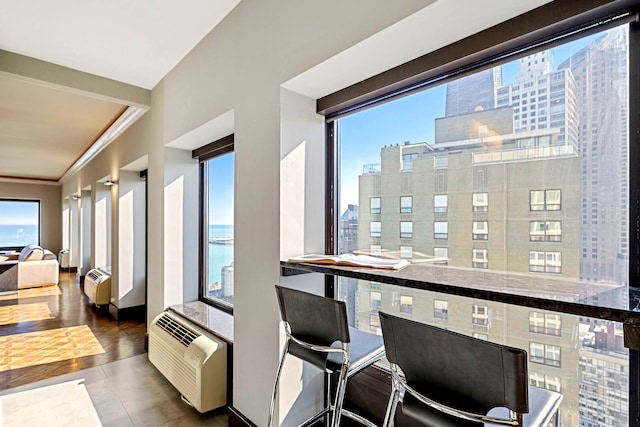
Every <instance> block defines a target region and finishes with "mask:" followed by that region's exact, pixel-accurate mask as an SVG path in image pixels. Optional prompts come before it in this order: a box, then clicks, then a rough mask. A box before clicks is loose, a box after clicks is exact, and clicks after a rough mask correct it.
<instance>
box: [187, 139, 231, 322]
mask: <svg viewBox="0 0 640 427" xmlns="http://www.w3.org/2000/svg"><path fill="white" fill-rule="evenodd" d="M234 141H235V140H234V135H233V134H231V135H228V136H225V137H223V138H220V139H218V140H216V141H214V142H212V143H210V144H207V145H205V146H203V147H200V148H197V149H195V150H193V151H192V152H191V157H192V158H194V159H198V161H199V162H200V165H199V166H200V168H199V181H200V194H199V212H200V215H199V218H198V222H199V230H200V233H199V242H198V300H199V301H201V302H203V303H205V304H207V305H210V306H212V307H215V308H217V309H219V310H222V311H225V312H227V313H229V314H233V304H229V303H227V302H225V301H222V300H220V299H214V298H211V297H209V296H206V295H205V293H204V289H205V288H206V286H207V285H208V281H209V280H208V277H205V276H208V275H207V274H205V273H207V269H206V268H205V264H206V263H208V260H207V259H205V256H206V254H207V251H206V250H205V247H206V246H205V245H208V244H209V240H208V236H209V228H208V226H209V225H208V203H207V194H208V182H207V179H206V178H207V161H208V160H211V159H214V158H216V157H219V156H223V155H225V154H228V153H232V152H234V151H235V150H234Z"/></svg>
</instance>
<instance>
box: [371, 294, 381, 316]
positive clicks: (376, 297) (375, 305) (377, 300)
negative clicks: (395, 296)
mask: <svg viewBox="0 0 640 427" xmlns="http://www.w3.org/2000/svg"><path fill="white" fill-rule="evenodd" d="M369 295H370V302H371V311H373V312H375V313H377V312H378V311H379V310H380V307H382V293H381V292H375V291H371V293H370V294H369Z"/></svg>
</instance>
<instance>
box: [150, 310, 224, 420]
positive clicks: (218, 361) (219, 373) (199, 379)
mask: <svg viewBox="0 0 640 427" xmlns="http://www.w3.org/2000/svg"><path fill="white" fill-rule="evenodd" d="M149 360H150V361H151V363H152V364H153V365H154V366H155V367H156V368H158V370H159V371H160V372H161V373H162V375H164V376H165V378H167V379H168V380H169V382H171V384H173V386H174V387H175V388H176V389H177V390H178V391H179V392H180V393H181V394H182V400H184V401H185V402H186V403H188V404H189V405H191V406H193V407H194V408H195V409H196V410H197V411H198V412H206V411H210V410H212V409H215V408H219V407H221V406H224V405H226V403H227V348H226V343H225V342H224V341H221V340H220V339H218V338H216V337H215V336H213V335H212V334H210V333H208V332H207V331H205V330H203V329H201V328H199V327H198V326H196V325H194V324H193V323H191V322H189V321H187V320H186V319H184V318H182V317H180V316H178V315H176V314H173V313H170V312H166V311H165V312H163V313H161V314H160V315H158V316H157V317H156V318H155V319H154V320H153V322H151V325H150V327H149Z"/></svg>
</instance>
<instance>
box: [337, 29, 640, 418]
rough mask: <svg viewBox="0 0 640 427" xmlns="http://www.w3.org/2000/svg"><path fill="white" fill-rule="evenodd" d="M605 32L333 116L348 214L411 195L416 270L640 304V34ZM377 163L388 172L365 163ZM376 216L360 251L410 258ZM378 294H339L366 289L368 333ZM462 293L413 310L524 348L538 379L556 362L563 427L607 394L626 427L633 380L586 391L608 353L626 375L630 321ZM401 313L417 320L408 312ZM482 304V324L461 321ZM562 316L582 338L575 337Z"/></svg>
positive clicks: (556, 295)
mask: <svg viewBox="0 0 640 427" xmlns="http://www.w3.org/2000/svg"><path fill="white" fill-rule="evenodd" d="M596 31H597V30H595V29H589V30H588V31H587V32H585V33H582V36H580V35H578V34H577V33H574V34H573V35H572V36H571V37H570V38H567V39H566V40H568V41H566V42H564V43H563V42H561V41H559V39H555V40H554V41H553V43H552V44H549V45H548V46H547V47H545V46H542V45H538V46H536V48H535V49H531V50H522V51H521V52H524V53H522V54H518V55H514V56H512V57H511V58H509V59H504V58H501V59H500V62H496V63H491V62H490V59H487V58H483V59H484V60H485V61H484V62H483V63H482V68H481V69H479V70H477V71H475V72H473V71H470V70H469V69H465V70H463V71H464V73H463V74H462V75H463V77H456V75H455V72H452V73H450V74H446V75H443V76H439V75H434V77H433V78H432V80H430V81H429V82H427V83H425V84H424V85H423V86H418V84H417V83H416V86H412V87H410V88H407V89H405V90H404V91H402V90H401V89H398V88H394V90H396V91H397V92H395V93H398V94H402V95H403V96H398V97H395V98H394V95H395V93H392V94H390V95H389V96H387V97H385V98H381V99H384V102H380V103H379V104H376V103H375V102H371V103H370V104H366V105H363V106H361V107H360V109H359V110H357V109H356V108H355V107H354V108H353V109H352V110H349V111H348V114H346V113H345V114H343V115H341V114H339V113H336V117H335V118H331V117H330V118H329V122H330V123H334V126H335V128H337V129H338V130H339V131H338V132H335V133H330V135H333V136H332V138H334V139H332V140H330V142H335V146H336V147H337V148H336V149H337V151H336V155H335V158H336V162H335V167H336V174H335V175H336V179H337V182H336V185H335V189H336V191H335V194H334V196H335V199H336V200H337V209H336V211H337V212H336V215H340V214H341V213H343V212H345V211H346V209H347V208H348V206H349V205H358V204H359V205H361V206H365V208H364V209H363V210H361V212H363V211H365V212H366V211H367V209H366V206H367V205H368V204H369V200H370V198H371V197H381V198H382V199H383V200H398V198H400V197H403V196H405V195H406V194H408V193H410V194H412V214H411V215H412V216H411V221H412V224H413V225H412V237H413V238H412V241H411V245H412V259H411V261H412V265H411V266H410V267H408V269H411V270H410V273H407V275H408V276H409V274H414V273H415V274H416V275H417V276H420V277H428V278H429V279H428V281H431V282H434V283H436V284H438V285H439V284H445V285H453V286H458V287H477V288H478V289H482V290H490V291H491V292H495V293H510V294H518V295H524V296H531V297H537V298H541V299H550V300H565V301H566V300H567V299H569V300H571V301H572V302H576V303H579V304H584V305H590V306H593V305H595V306H603V307H612V308H616V309H621V310H629V309H633V308H635V307H640V295H638V294H637V292H636V291H635V289H632V288H630V286H629V283H630V278H629V270H630V268H629V267H630V263H634V262H635V261H637V260H635V259H634V258H633V254H632V251H631V250H630V247H631V248H632V247H633V245H637V243H638V242H635V241H633V242H632V243H631V244H630V241H631V240H632V235H633V234H632V232H630V226H629V225H630V224H633V223H635V220H634V219H633V218H630V216H631V214H633V212H632V211H633V209H634V206H636V205H637V203H638V201H637V200H630V193H629V187H630V183H634V182H636V181H637V176H636V177H634V173H635V172H633V171H634V167H637V166H638V165H634V164H633V160H634V159H635V158H638V157H637V156H635V157H634V156H633V155H632V154H633V152H634V151H633V150H636V149H635V148H632V147H631V144H630V140H629V127H630V122H632V121H635V122H636V123H635V126H637V119H635V118H634V117H633V116H632V115H630V109H631V108H633V105H638V104H640V103H638V102H637V101H638V100H634V102H635V104H634V103H630V100H629V86H630V74H632V78H636V79H637V77H638V76H637V74H638V70H637V69H636V68H637V67H635V68H633V69H630V67H629V62H630V61H631V59H630V57H629V51H630V50H632V49H633V46H630V43H629V38H630V37H631V35H633V37H635V38H637V35H636V34H635V33H630V32H629V28H628V26H627V25H626V24H622V25H619V26H615V25H611V24H608V25H607V26H606V27H603V29H602V30H601V31H600V32H596ZM498 56H499V55H496V57H498ZM480 62H482V61H480ZM429 72H431V70H429ZM435 72H436V71H433V73H435ZM633 96H636V97H637V96H638V95H637V94H636V93H634V94H633ZM636 108H637V107H636ZM636 113H637V112H636ZM331 120H333V122H332V121H331ZM632 128H633V129H635V128H634V127H633V124H632ZM371 134H376V135H384V138H385V139H372V138H370V137H369V136H370V135H371ZM398 142H400V143H398ZM630 153H631V154H630ZM368 164H375V165H376V168H375V172H373V171H371V170H367V173H363V170H365V169H364V168H363V167H364V166H365V165H368ZM630 171H631V172H630ZM352 195H353V196H352ZM634 197H635V196H634ZM366 213H367V214H368V212H366ZM407 219H408V218H407V217H406V216H402V211H400V212H398V211H395V212H394V210H393V209H390V210H389V211H385V214H384V215H381V216H380V217H376V218H375V220H376V221H379V222H378V223H376V230H381V229H385V230H391V231H392V230H394V229H395V227H397V225H396V224H398V223H401V222H402V221H406V220H407ZM370 224H372V223H371V216H370V215H366V216H365V218H362V219H360V220H359V221H358V232H357V236H358V240H357V245H356V247H357V248H359V249H361V250H363V251H366V250H368V248H369V247H370V246H371V244H372V243H374V244H376V245H378V246H379V247H380V253H381V254H382V255H381V256H386V257H390V256H394V254H398V247H399V245H400V244H401V242H400V239H399V238H398V236H397V234H395V233H391V232H389V233H387V232H385V233H377V234H374V233H373V232H374V229H373V228H370V226H371V225H370ZM378 224H379V225H378ZM489 226H490V227H489ZM489 229H490V230H489ZM489 231H491V234H490V235H489ZM333 235H334V236H337V235H339V233H338V230H336V232H334V233H333ZM338 247H339V244H338ZM489 254H491V262H488V256H489ZM634 265H635V264H634ZM418 270H421V271H418ZM397 274H398V275H399V276H400V277H401V276H402V274H403V271H400V272H398V273H397ZM385 286H388V287H389V288H390V289H389V290H388V291H387V292H397V294H398V295H400V294H401V292H402V291H403V290H402V289H401V285H385ZM343 288H349V291H345V289H343ZM396 288H400V289H396ZM383 289H384V288H383ZM370 292H371V290H370V285H369V282H368V281H357V280H356V279H351V278H349V279H338V290H337V292H336V294H337V295H355V298H353V300H352V301H350V302H348V303H349V304H350V305H349V307H350V310H352V311H353V312H354V313H356V320H355V322H354V323H355V326H358V325H360V324H362V325H363V327H364V328H368V325H369V318H368V316H369V314H370V313H369V312H367V311H366V310H363V313H362V315H361V314H360V312H359V309H358V307H359V306H360V305H364V304H362V303H361V301H367V299H368V295H369V293H370ZM378 292H379V291H378ZM449 297H450V296H447V297H446V298H447V300H449V302H448V307H447V308H443V307H442V305H443V303H442V302H441V301H443V299H444V296H443V295H442V294H437V293H435V295H434V293H432V292H415V293H414V294H413V295H412V298H413V299H412V310H411V317H412V318H413V319H415V320H418V321H421V322H425V323H429V322H434V318H435V319H438V320H437V322H438V323H441V324H442V323H446V324H445V325H444V326H445V327H447V328H451V329H455V330H457V331H458V332H461V333H463V334H465V335H469V336H474V334H483V338H484V339H488V340H497V341H499V342H500V343H502V344H513V345H514V346H517V347H521V348H527V350H528V352H529V356H530V362H533V363H530V364H529V369H530V373H531V375H533V377H532V378H534V377H535V378H543V379H546V378H547V376H549V375H550V372H549V368H550V367H551V368H553V370H554V372H553V375H552V377H549V378H550V380H549V382H548V383H547V382H546V380H544V381H537V380H536V384H538V383H540V384H544V385H545V387H548V388H550V389H551V388H553V389H560V385H559V384H562V389H563V391H564V392H565V393H563V394H565V396H564V398H565V402H567V403H564V404H563V405H564V406H563V407H562V408H561V411H560V414H559V418H561V420H562V421H561V424H563V425H564V424H567V425H573V424H576V423H577V422H580V423H583V422H587V419H588V418H589V417H590V416H591V415H593V411H592V410H591V409H589V405H590V401H591V400H594V401H595V400H596V399H601V398H602V396H600V395H598V396H597V397H596V396H595V395H596V394H598V393H601V394H602V395H616V396H622V397H621V398H619V399H618V398H615V399H611V400H608V401H607V403H604V402H605V401H604V400H598V401H601V402H603V403H602V405H603V407H604V411H610V413H611V414H612V415H611V416H610V417H609V418H608V423H609V424H608V425H627V424H628V419H627V418H626V417H627V416H628V404H629V403H628V402H629V401H628V399H627V400H625V398H624V396H625V395H626V394H627V392H628V387H629V382H628V381H627V380H624V379H620V380H619V381H616V383H615V384H614V383H612V382H610V383H608V384H606V385H604V386H603V388H601V390H600V391H598V392H595V391H594V392H593V393H592V394H593V396H592V395H591V394H590V395H589V396H587V395H586V394H589V393H591V392H589V393H586V394H584V395H579V393H578V390H584V389H585V387H586V386H585V384H587V383H589V381H593V378H594V377H595V376H596V374H595V373H594V369H596V368H594V367H595V366H600V365H601V364H602V360H605V357H606V360H607V361H608V362H607V363H608V364H609V365H607V368H606V370H607V372H606V373H605V372H602V375H614V376H615V375H616V374H615V373H613V372H614V371H616V372H618V371H620V372H627V371H628V370H629V363H628V362H629V361H628V357H627V353H626V349H624V348H623V346H621V345H618V344H617V343H616V342H614V341H615V340H616V339H618V338H619V337H621V330H620V329H621V328H620V325H619V324H617V323H616V322H614V321H613V320H601V321H599V322H598V323H597V324H595V323H593V322H592V323H589V321H588V320H586V317H587V316H584V317H580V316H573V315H567V314H566V313H564V314H559V313H548V314H540V313H533V312H531V309H524V308H521V307H515V306H512V305H508V304H498V303H493V302H490V301H489V302H486V301H482V302H481V301H477V302H476V301H473V302H472V301H470V300H469V299H468V298H466V299H465V298H462V297H461V298H457V299H456V298H453V297H451V299H450V298H449ZM425 307H427V308H426V309H425ZM431 307H433V311H431ZM589 308H590V309H592V307H589ZM389 310H395V313H394V314H399V315H406V314H407V311H406V310H405V307H399V306H398V307H397V308H396V307H393V308H389ZM445 312H446V313H447V314H446V315H444V314H443V313H445ZM469 312H471V321H468V320H467V321H466V322H464V320H461V319H465V318H466V319H469V318H468V316H469ZM489 313H491V316H489ZM531 313H533V314H531ZM464 316H466V317H464ZM565 316H566V317H565ZM517 325H521V328H520V327H519V326H517ZM561 326H562V328H564V329H565V330H573V331H575V333H574V334H562V333H561ZM510 328H513V329H512V330H509V329H510ZM512 337H513V338H512ZM525 339H528V342H529V343H530V345H529V344H528V343H527V341H524V340H525ZM607 340H608V341H607ZM561 355H562V363H561ZM598 369H599V368H598ZM609 370H611V373H609ZM616 378H618V377H616ZM547 384H551V385H547ZM599 384H600V383H599ZM569 390H572V391H569ZM573 390H576V391H575V393H574V392H573ZM569 402H570V403H569ZM578 420H579V421H578ZM585 425H586V424H585Z"/></svg>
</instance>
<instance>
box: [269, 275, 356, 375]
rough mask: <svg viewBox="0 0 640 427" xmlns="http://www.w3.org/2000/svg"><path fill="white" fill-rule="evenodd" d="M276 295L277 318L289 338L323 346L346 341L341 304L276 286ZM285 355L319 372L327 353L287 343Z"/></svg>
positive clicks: (347, 338) (344, 308)
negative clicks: (287, 327) (278, 309)
mask: <svg viewBox="0 0 640 427" xmlns="http://www.w3.org/2000/svg"><path fill="white" fill-rule="evenodd" d="M276 295H277V296H278V304H279V306H280V316H281V317H282V320H283V321H284V322H286V323H287V324H288V325H289V328H290V331H291V336H292V337H294V338H296V339H299V340H301V341H304V342H306V343H309V344H313V345H320V346H327V347H328V346H331V344H333V343H334V342H336V341H340V342H342V343H348V342H349V341H350V338H349V324H348V321H347V309H346V305H345V303H344V301H338V300H335V299H332V298H326V297H322V296H319V295H313V294H310V293H307V292H303V291H299V290H296V289H291V288H285V287H282V286H277V285H276ZM289 353H291V354H293V355H294V356H296V357H299V358H300V359H302V360H306V361H308V362H310V363H312V364H314V365H315V366H317V367H319V368H321V369H324V368H325V367H326V361H327V356H328V353H320V352H317V351H312V350H310V349H307V348H304V347H302V346H300V345H298V344H296V343H295V342H294V341H291V342H290V344H289Z"/></svg>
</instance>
